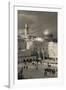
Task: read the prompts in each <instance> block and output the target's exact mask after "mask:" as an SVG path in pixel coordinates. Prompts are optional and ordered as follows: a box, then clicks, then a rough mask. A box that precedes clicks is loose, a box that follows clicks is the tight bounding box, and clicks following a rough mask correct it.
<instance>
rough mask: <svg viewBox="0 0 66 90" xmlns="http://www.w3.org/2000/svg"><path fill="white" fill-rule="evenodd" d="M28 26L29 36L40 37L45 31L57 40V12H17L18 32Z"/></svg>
mask: <svg viewBox="0 0 66 90" xmlns="http://www.w3.org/2000/svg"><path fill="white" fill-rule="evenodd" d="M25 24H28V27H29V34H30V35H36V36H42V35H43V33H44V32H45V31H48V32H49V33H50V34H53V38H55V39H57V12H42V11H23V10H19V11H18V30H20V29H22V30H24V28H25Z"/></svg>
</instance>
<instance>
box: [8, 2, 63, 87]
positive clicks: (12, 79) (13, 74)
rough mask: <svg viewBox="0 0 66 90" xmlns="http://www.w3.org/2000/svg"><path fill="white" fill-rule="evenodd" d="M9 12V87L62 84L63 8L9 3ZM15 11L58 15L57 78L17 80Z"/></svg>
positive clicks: (16, 24)
mask: <svg viewBox="0 0 66 90" xmlns="http://www.w3.org/2000/svg"><path fill="white" fill-rule="evenodd" d="M9 7H10V11H9V15H10V16H9V17H10V20H9V21H10V22H9V23H10V25H9V29H10V61H9V65H10V66H9V87H10V88H12V87H25V86H26V87H33V86H37V87H39V86H43V87H44V86H57V85H63V83H64V70H63V68H64V59H63V57H62V55H64V54H63V38H64V37H63V36H64V34H63V8H62V7H57V6H56V7H55V6H54V7H53V6H51V5H44V6H42V5H36V6H34V5H32V6H31V5H27V6H25V4H24V5H22V4H21V3H13V2H12V3H9ZM17 10H29V11H47V12H48V11H49V12H57V13H58V18H57V19H58V78H49V79H47V78H46V79H45V78H44V79H43V78H42V79H29V80H27V79H26V80H18V79H17V29H18V28H17V26H18V23H17V22H18V21H17Z"/></svg>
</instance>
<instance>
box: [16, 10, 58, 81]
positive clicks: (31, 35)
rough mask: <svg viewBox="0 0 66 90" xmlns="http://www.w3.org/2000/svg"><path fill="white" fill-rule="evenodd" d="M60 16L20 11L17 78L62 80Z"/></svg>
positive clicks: (42, 12)
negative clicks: (59, 34)
mask: <svg viewBox="0 0 66 90" xmlns="http://www.w3.org/2000/svg"><path fill="white" fill-rule="evenodd" d="M57 19H58V15H57V12H49V11H30V10H18V11H17V25H18V29H17V42H18V44H17V46H18V47H17V54H18V55H17V56H18V62H17V74H18V75H17V76H18V77H17V78H18V80H22V79H39V78H44V79H45V78H57V77H58V29H57V28H58V26H57V22H58V21H57Z"/></svg>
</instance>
